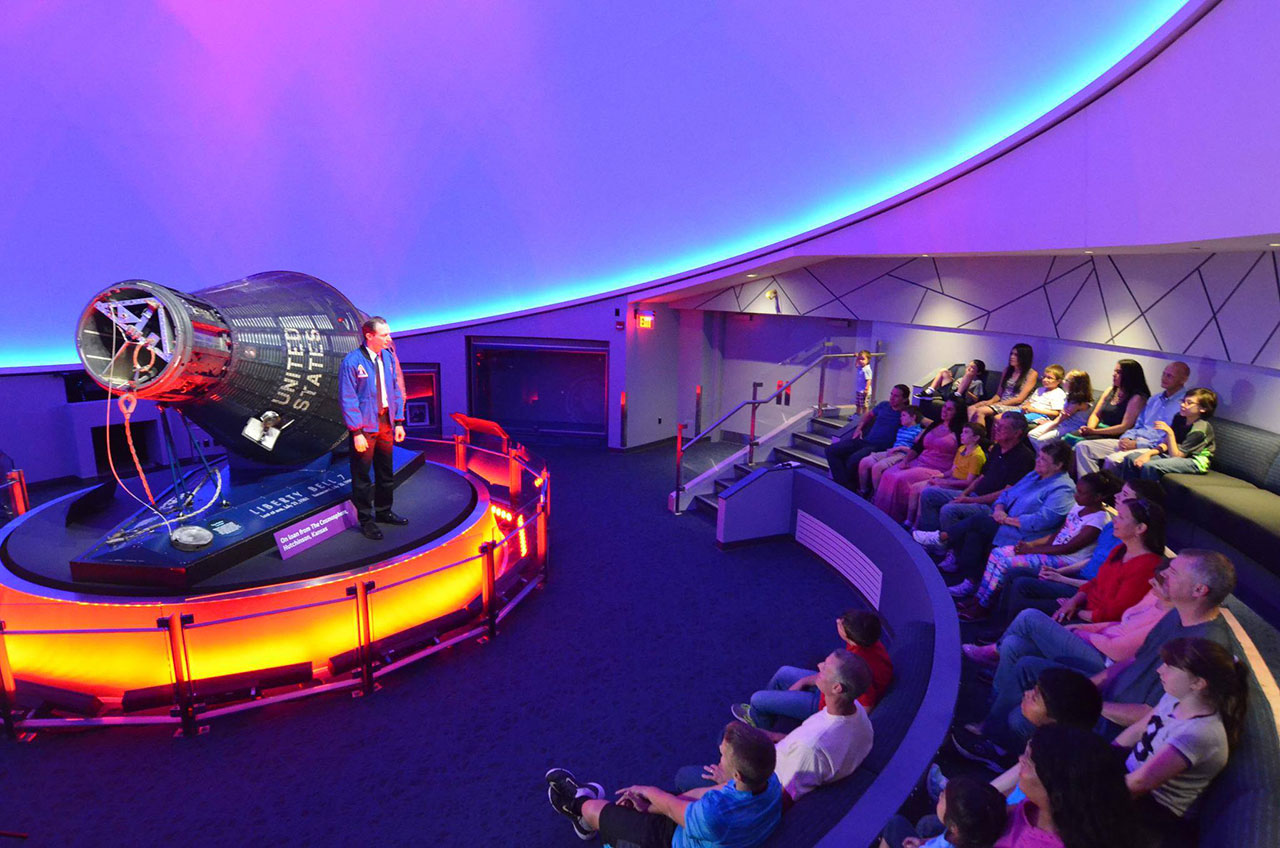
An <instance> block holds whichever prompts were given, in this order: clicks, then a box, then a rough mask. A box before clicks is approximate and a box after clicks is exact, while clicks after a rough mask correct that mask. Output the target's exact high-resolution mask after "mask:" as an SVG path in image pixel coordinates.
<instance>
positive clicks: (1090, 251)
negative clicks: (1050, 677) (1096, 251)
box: [1085, 250, 1093, 256]
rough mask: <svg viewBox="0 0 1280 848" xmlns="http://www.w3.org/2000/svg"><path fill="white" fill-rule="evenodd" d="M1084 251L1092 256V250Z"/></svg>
mask: <svg viewBox="0 0 1280 848" xmlns="http://www.w3.org/2000/svg"><path fill="white" fill-rule="evenodd" d="M1085 253H1087V254H1089V255H1090V256H1092V255H1093V251H1092V250H1086V251H1085Z"/></svg>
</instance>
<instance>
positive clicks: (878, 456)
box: [858, 406, 924, 496]
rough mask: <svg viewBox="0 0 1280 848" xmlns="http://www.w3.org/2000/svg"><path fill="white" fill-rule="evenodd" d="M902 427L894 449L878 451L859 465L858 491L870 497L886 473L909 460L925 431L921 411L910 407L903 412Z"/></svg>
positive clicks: (894, 442)
mask: <svg viewBox="0 0 1280 848" xmlns="http://www.w3.org/2000/svg"><path fill="white" fill-rule="evenodd" d="M900 415H901V418H900V421H901V426H900V427H899V428H898V435H897V436H896V437H895V438H894V440H893V447H891V448H889V449H888V450H886V451H877V452H876V453H872V454H868V455H867V456H865V457H863V459H862V461H861V462H859V463H858V483H859V486H858V491H859V492H860V493H861V494H863V495H868V496H869V495H870V494H871V492H872V491H873V490H874V489H875V487H876V486H878V485H880V477H881V476H882V475H883V474H884V472H885V471H887V470H888V469H890V468H892V467H893V466H895V465H897V464H898V463H899V462H902V461H903V460H904V459H906V458H907V451H909V450H911V446H912V445H914V444H915V442H916V438H917V437H919V435H920V434H921V433H922V432H923V431H924V427H922V426H921V425H920V420H921V417H922V416H921V414H920V409H919V408H918V407H914V406H908V407H907V408H906V409H904V410H902V412H901V414H900Z"/></svg>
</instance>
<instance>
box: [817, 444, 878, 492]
mask: <svg viewBox="0 0 1280 848" xmlns="http://www.w3.org/2000/svg"><path fill="white" fill-rule="evenodd" d="M890 444H892V443H890ZM888 447H889V445H881V443H879V442H876V443H872V442H869V441H867V440H866V439H841V440H840V441H838V442H836V443H834V444H831V445H827V447H826V449H825V453H826V455H827V465H828V466H829V467H830V469H831V479H832V480H835V481H836V482H837V483H839V484H840V485H841V486H844V487H845V488H846V489H852V488H854V487H855V486H857V484H858V463H859V462H861V461H862V458H863V457H865V456H867V455H868V454H872V453H875V452H876V451H882V450H886V449H888Z"/></svg>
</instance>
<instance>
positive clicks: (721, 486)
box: [716, 480, 738, 494]
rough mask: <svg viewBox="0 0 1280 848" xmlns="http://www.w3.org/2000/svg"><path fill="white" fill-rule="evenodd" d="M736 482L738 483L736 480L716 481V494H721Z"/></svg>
mask: <svg viewBox="0 0 1280 848" xmlns="http://www.w3.org/2000/svg"><path fill="white" fill-rule="evenodd" d="M736 482H738V481H737V480H717V481H716V494H720V493H721V492H723V491H724V490H725V489H727V488H729V487H730V486H732V485H733V484H734V483H736Z"/></svg>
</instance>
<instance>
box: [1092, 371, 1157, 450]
mask: <svg viewBox="0 0 1280 848" xmlns="http://www.w3.org/2000/svg"><path fill="white" fill-rule="evenodd" d="M1150 397H1151V389H1149V388H1147V377H1146V374H1145V373H1144V372H1143V370H1142V363H1140V362H1138V361H1137V360H1136V359H1121V360H1120V361H1119V362H1117V363H1116V367H1115V370H1114V371H1112V372H1111V388H1110V389H1108V390H1107V391H1106V392H1105V393H1104V394H1103V395H1102V397H1100V398H1098V402H1097V403H1096V404H1094V407H1093V412H1092V413H1090V414H1089V420H1088V421H1087V422H1086V423H1085V425H1084V426H1083V427H1081V428H1080V429H1079V430H1077V431H1076V435H1077V436H1079V437H1080V438H1082V439H1118V438H1119V437H1120V436H1121V435H1122V434H1123V433H1125V432H1126V431H1127V430H1129V429H1130V428H1131V427H1133V425H1134V424H1135V423H1136V422H1137V420H1138V416H1139V415H1141V414H1142V409H1143V407H1145V406H1146V405H1147V399H1148V398H1150Z"/></svg>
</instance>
